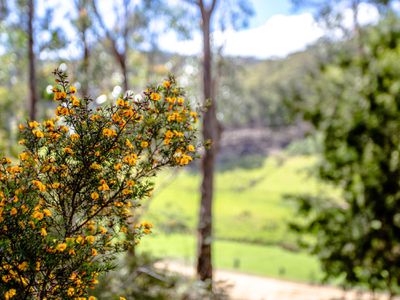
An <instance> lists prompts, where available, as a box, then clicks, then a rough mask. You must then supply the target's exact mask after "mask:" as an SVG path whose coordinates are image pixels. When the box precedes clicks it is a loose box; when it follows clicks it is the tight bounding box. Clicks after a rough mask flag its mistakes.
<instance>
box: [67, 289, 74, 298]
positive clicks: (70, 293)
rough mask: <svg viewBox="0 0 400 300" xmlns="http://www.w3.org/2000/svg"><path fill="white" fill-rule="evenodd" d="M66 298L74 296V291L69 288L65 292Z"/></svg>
mask: <svg viewBox="0 0 400 300" xmlns="http://www.w3.org/2000/svg"><path fill="white" fill-rule="evenodd" d="M67 294H68V296H73V295H74V294H75V289H74V288H73V287H70V288H69V289H68V291H67Z"/></svg>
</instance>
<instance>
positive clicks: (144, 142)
mask: <svg viewBox="0 0 400 300" xmlns="http://www.w3.org/2000/svg"><path fill="white" fill-rule="evenodd" d="M148 146H149V143H148V142H146V141H142V142H141V143H140V147H142V148H147V147H148Z"/></svg>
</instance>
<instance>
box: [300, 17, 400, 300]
mask: <svg viewBox="0 0 400 300" xmlns="http://www.w3.org/2000/svg"><path fill="white" fill-rule="evenodd" d="M363 41H364V47H363V53H362V54H360V53H357V52H355V51H352V49H351V48H348V47H347V46H349V45H343V48H344V49H343V51H342V52H341V53H339V54H338V55H337V56H336V57H337V60H336V61H334V62H332V63H329V64H322V67H321V72H320V74H319V75H318V78H317V77H316V76H313V77H312V78H313V79H314V82H312V83H311V82H309V83H308V84H309V88H308V91H307V93H306V94H303V95H300V97H299V99H300V100H302V101H301V102H300V103H298V104H299V107H300V106H301V108H300V111H302V112H303V114H304V116H305V118H307V119H308V120H310V121H311V122H312V123H313V125H314V126H315V127H316V128H317V129H318V130H319V131H320V132H321V134H322V145H323V159H322V161H321V164H320V166H319V174H320V177H321V178H322V179H323V180H325V181H326V182H329V183H333V184H335V185H337V186H340V187H341V188H342V189H343V197H342V200H335V199H329V198H328V197H326V195H324V196H323V197H319V198H314V197H302V199H300V200H302V201H301V203H302V204H301V212H302V213H304V214H305V215H306V216H308V217H309V219H308V222H303V223H302V224H298V225H299V226H296V229H298V230H300V231H302V232H312V233H315V235H316V236H317V239H316V243H315V244H314V245H313V247H312V249H313V251H314V252H315V253H317V254H318V255H319V257H320V259H321V262H322V265H323V267H324V270H325V272H326V276H327V278H330V277H342V278H343V279H344V280H345V282H346V283H348V284H350V285H355V284H366V285H368V287H369V288H371V289H387V290H389V291H390V292H391V293H394V292H399V286H400V268H399V265H400V251H399V250H400V222H399V219H400V215H399V212H398V209H397V208H398V207H399V205H400V195H399V191H400V164H399V163H400V160H399V156H400V154H399V153H400V152H399V151H400V138H399V132H400V122H399V118H400V97H399V95H400V67H399V64H398V63H397V62H398V60H399V59H400V43H399V41H400V20H399V19H398V18H397V17H390V18H388V19H386V20H384V21H382V22H381V23H380V24H379V25H378V26H375V27H371V28H369V29H367V30H366V31H365V32H363ZM343 275H344V276H343Z"/></svg>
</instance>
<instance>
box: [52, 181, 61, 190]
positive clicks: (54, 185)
mask: <svg viewBox="0 0 400 300" xmlns="http://www.w3.org/2000/svg"><path fill="white" fill-rule="evenodd" d="M51 187H52V188H53V189H58V188H59V187H60V183H59V182H54V183H53V184H52V185H51Z"/></svg>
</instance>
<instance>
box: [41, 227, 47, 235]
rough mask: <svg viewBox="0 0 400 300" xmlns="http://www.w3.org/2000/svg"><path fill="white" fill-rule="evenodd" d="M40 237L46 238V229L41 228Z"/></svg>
mask: <svg viewBox="0 0 400 300" xmlns="http://www.w3.org/2000/svg"><path fill="white" fill-rule="evenodd" d="M40 235H41V236H46V235H47V230H46V228H44V227H42V229H40Z"/></svg>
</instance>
